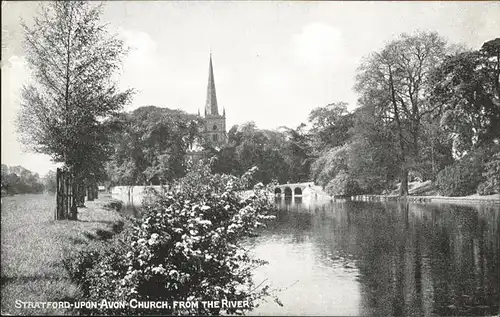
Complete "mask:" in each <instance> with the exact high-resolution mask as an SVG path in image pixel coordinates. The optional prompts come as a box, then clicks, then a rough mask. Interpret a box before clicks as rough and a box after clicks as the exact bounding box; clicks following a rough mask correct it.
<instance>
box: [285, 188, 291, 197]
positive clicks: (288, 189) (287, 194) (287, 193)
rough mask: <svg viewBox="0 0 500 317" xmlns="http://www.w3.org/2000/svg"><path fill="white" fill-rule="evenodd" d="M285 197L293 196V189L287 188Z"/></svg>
mask: <svg viewBox="0 0 500 317" xmlns="http://www.w3.org/2000/svg"><path fill="white" fill-rule="evenodd" d="M285 196H292V189H291V188H290V187H285Z"/></svg>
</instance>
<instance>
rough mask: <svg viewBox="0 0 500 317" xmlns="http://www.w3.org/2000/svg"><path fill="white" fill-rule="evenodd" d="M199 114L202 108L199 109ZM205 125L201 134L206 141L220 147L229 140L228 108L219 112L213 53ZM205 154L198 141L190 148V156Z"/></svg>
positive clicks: (209, 69) (209, 71) (209, 66)
mask: <svg viewBox="0 0 500 317" xmlns="http://www.w3.org/2000/svg"><path fill="white" fill-rule="evenodd" d="M198 116H201V115H200V110H199V109H198ZM202 118H203V120H204V122H205V126H204V127H203V130H202V131H201V135H202V137H203V139H204V141H205V142H207V143H208V144H210V145H211V146H212V147H214V148H216V149H220V148H221V147H222V146H223V145H224V144H226V142H227V133H226V109H225V108H223V109H222V115H221V114H219V106H218V104H217V93H216V91H215V79H214V69H213V65H212V54H210V62H209V65H208V86H207V100H206V102H205V110H204V115H203V117H202ZM202 154H203V149H202V147H201V145H200V144H198V143H196V144H193V145H192V146H191V148H190V149H189V150H188V152H187V155H188V156H199V155H202Z"/></svg>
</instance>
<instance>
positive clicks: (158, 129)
mask: <svg viewBox="0 0 500 317" xmlns="http://www.w3.org/2000/svg"><path fill="white" fill-rule="evenodd" d="M108 125H109V126H111V127H113V129H114V133H113V143H114V152H113V154H112V156H111V160H110V161H109V163H108V164H107V174H108V175H109V180H110V183H111V185H145V184H148V185H149V184H154V185H159V184H160V183H161V184H165V183H167V182H170V181H172V180H173V179H176V178H179V177H182V176H184V174H185V172H186V165H185V164H186V162H185V161H186V157H185V155H186V152H187V150H188V148H189V147H190V146H191V145H192V144H193V142H194V141H195V140H196V139H197V138H199V128H200V126H201V121H200V118H197V117H196V116H194V115H189V114H187V113H185V112H183V111H180V110H171V109H168V108H158V107H154V106H147V107H141V108H138V109H136V110H134V111H132V112H130V113H123V114H121V115H120V116H118V117H116V118H114V119H113V120H112V121H108Z"/></svg>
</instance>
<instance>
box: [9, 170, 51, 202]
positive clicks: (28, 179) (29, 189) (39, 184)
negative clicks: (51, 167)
mask: <svg viewBox="0 0 500 317" xmlns="http://www.w3.org/2000/svg"><path fill="white" fill-rule="evenodd" d="M55 191H56V177H55V172H54V171H49V172H48V173H47V174H46V175H45V176H43V177H40V176H39V175H38V173H33V172H32V171H30V170H28V169H26V168H24V167H22V166H19V165H18V166H8V165H5V164H2V195H3V194H7V195H14V194H38V193H42V192H52V193H54V192H55Z"/></svg>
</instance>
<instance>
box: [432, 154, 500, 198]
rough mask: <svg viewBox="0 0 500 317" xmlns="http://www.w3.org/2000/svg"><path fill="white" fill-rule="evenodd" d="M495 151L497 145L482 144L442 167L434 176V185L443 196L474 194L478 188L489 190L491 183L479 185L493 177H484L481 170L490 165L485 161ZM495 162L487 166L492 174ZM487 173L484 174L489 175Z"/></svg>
mask: <svg viewBox="0 0 500 317" xmlns="http://www.w3.org/2000/svg"><path fill="white" fill-rule="evenodd" d="M496 151H498V147H495V146H493V147H491V146H483V147H481V148H478V149H476V150H474V151H473V152H471V153H469V154H467V155H465V156H464V157H463V158H462V159H460V161H458V162H455V163H454V164H452V165H449V166H447V167H445V168H444V169H442V170H441V171H440V172H439V173H438V175H437V178H436V186H437V188H438V189H439V192H440V193H441V194H442V195H445V196H466V195H471V194H474V193H476V191H478V190H479V191H481V192H489V190H490V189H489V188H491V186H492V185H490V184H489V183H487V184H484V185H481V186H480V187H479V185H480V184H481V183H482V182H484V181H487V182H488V179H492V178H494V177H495V176H491V177H490V176H488V177H485V176H483V171H484V170H485V166H490V165H488V164H490V163H488V164H487V162H488V160H489V158H490V157H492V154H493V153H494V152H496ZM492 161H493V160H490V162H492ZM495 164H497V163H491V167H488V170H491V171H492V172H491V173H492V174H494V173H495V171H496V169H495V168H496V165H495ZM488 173H489V172H487V173H486V174H487V175H489V174H488ZM486 174H485V175H486ZM494 175H498V174H494Z"/></svg>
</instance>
